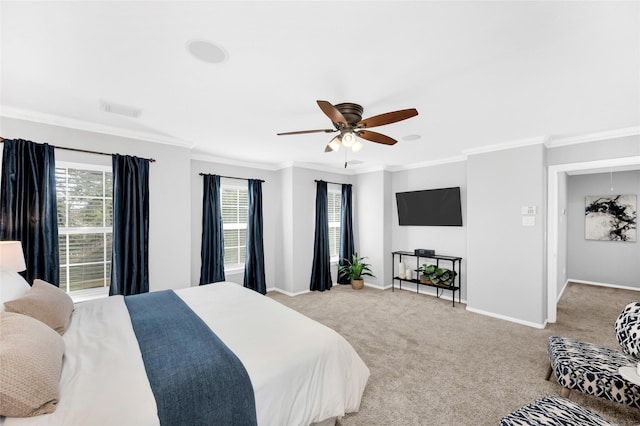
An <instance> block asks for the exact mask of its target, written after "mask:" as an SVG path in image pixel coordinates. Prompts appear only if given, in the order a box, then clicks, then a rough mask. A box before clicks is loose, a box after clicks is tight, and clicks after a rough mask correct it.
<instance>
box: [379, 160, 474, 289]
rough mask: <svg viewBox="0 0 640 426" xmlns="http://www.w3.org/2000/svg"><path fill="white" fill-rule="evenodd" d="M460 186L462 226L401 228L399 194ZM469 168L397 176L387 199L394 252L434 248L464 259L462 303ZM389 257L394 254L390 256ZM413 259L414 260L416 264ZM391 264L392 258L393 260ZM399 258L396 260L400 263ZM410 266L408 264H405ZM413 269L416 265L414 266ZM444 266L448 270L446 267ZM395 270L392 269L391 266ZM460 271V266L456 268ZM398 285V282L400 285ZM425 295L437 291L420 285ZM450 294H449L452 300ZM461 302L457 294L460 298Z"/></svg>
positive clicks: (464, 264)
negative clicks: (397, 196) (398, 207)
mask: <svg viewBox="0 0 640 426" xmlns="http://www.w3.org/2000/svg"><path fill="white" fill-rule="evenodd" d="M456 186H459V187H460V201H461V203H462V226H461V227H459V226H400V225H399V224H398V209H397V204H396V199H395V194H396V192H406V191H419V190H423V189H437V188H450V187H456ZM467 192H468V190H467V167H466V162H465V161H458V162H454V163H448V164H440V165H435V166H431V167H422V168H417V169H410V170H405V171H400V172H395V173H393V181H392V190H391V194H390V195H389V197H388V198H387V204H388V205H389V206H390V211H391V229H392V244H391V245H392V250H391V251H411V252H413V250H414V249H417V248H423V249H433V250H435V251H436V254H440V255H445V256H456V257H462V264H461V267H462V269H461V283H462V291H461V297H462V300H465V299H466V297H467V282H468V279H467V273H466V271H467V261H468V259H467V232H468V223H467V222H468V219H467V218H468V215H467V196H468V195H467ZM389 256H391V254H390V253H389ZM412 261H413V260H411V262H412ZM388 262H389V265H391V264H390V262H391V258H389V261H388ZM397 262H398V259H396V263H397ZM405 263H407V262H405ZM410 266H411V267H412V269H415V265H413V264H412V263H411V265H410ZM443 266H444V267H448V268H450V267H449V266H446V265H444V264H443ZM389 267H391V266H389ZM456 268H457V267H456ZM397 284H398V283H396V285H397ZM402 287H403V288H405V287H406V288H409V289H414V290H415V285H412V284H411V283H403V284H402ZM420 292H421V293H429V294H435V290H434V289H431V288H428V287H425V286H420ZM449 295H450V292H445V294H444V297H448V296H449ZM456 300H457V295H456Z"/></svg>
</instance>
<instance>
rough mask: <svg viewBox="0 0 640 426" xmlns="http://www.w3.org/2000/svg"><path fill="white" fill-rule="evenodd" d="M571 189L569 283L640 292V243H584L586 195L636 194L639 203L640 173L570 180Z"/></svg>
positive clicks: (568, 210)
mask: <svg viewBox="0 0 640 426" xmlns="http://www.w3.org/2000/svg"><path fill="white" fill-rule="evenodd" d="M611 179H612V180H613V187H614V191H613V193H612V192H611V190H610V188H611V183H610V182H611ZM568 188H569V189H568V192H569V199H568V209H567V216H568V247H569V257H568V259H567V265H568V266H567V269H568V276H569V279H571V280H577V281H586V282H592V283H602V284H609V285H615V286H622V287H631V288H637V289H640V262H638V260H639V259H640V243H639V242H638V241H634V242H630V241H629V242H624V241H594V240H587V239H585V213H584V208H585V196H587V195H609V194H635V195H636V197H637V198H639V199H640V171H638V170H635V171H626V172H617V173H612V174H609V173H598V174H589V175H574V176H569V179H568ZM636 209H637V206H636Z"/></svg>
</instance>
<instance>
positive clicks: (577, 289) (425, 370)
mask: <svg viewBox="0 0 640 426" xmlns="http://www.w3.org/2000/svg"><path fill="white" fill-rule="evenodd" d="M269 296H270V297H272V298H273V299H275V300H278V301H279V302H281V303H283V304H285V305H287V306H289V307H291V308H293V309H295V310H297V311H299V312H302V313H303V314H305V315H307V316H309V317H311V318H313V319H315V320H317V321H319V322H321V323H323V324H325V325H327V326H329V327H331V328H333V329H334V330H336V331H338V332H339V333H340V334H342V335H343V336H344V337H345V338H346V339H347V340H348V341H349V342H350V343H351V344H352V345H353V347H354V348H355V349H356V351H357V352H358V353H359V354H360V356H361V357H362V359H363V360H364V362H365V363H366V364H367V366H368V367H369V369H370V370H371V377H370V378H369V382H368V384H367V387H366V389H365V392H364V396H363V398H362V405H361V407H360V411H359V412H358V413H354V414H349V415H347V416H345V417H344V418H343V419H342V421H341V422H340V424H341V425H345V426H346V425H496V424H498V422H499V421H500V418H501V417H502V416H503V415H505V414H507V413H509V412H511V411H513V410H516V409H518V408H519V407H521V406H523V405H525V404H527V403H529V402H531V401H533V400H535V399H537V398H540V397H542V396H545V395H553V394H559V393H560V387H559V385H558V384H557V383H556V382H555V379H554V378H553V376H552V378H551V380H550V381H545V380H544V376H545V373H546V371H547V367H548V365H549V359H548V356H547V349H546V342H547V337H548V336H551V335H556V334H557V335H565V336H571V337H575V338H580V339H584V340H587V341H590V342H593V343H599V344H603V345H606V346H609V347H612V348H619V346H618V344H617V341H616V339H615V335H614V332H613V324H614V322H615V319H616V317H617V316H618V314H619V313H620V311H621V310H622V308H623V307H624V306H625V305H626V304H627V303H629V302H631V301H636V300H640V293H638V292H635V291H627V290H617V289H610V288H603V287H594V286H588V285H580V284H570V285H569V286H568V288H567V290H566V291H565V293H564V295H563V296H562V299H561V301H560V303H559V305H558V322H557V323H555V324H550V325H548V326H547V328H546V329H544V330H539V329H534V328H531V327H527V326H523V325H519V324H515V323H511V322H507V321H502V320H498V319H495V318H490V317H487V316H483V315H478V314H474V313H471V312H468V311H466V309H465V305H464V304H460V305H459V304H458V303H456V307H455V308H452V307H451V301H449V300H445V299H436V298H435V297H432V296H426V295H418V294H416V293H415V292H409V291H398V290H397V289H396V291H395V292H393V293H392V292H391V290H385V291H381V290H376V289H372V288H367V287H365V288H364V289H363V290H353V289H351V287H350V286H334V287H333V288H332V290H331V291H327V292H324V293H319V292H312V293H308V294H304V295H301V296H296V297H289V296H285V295H282V294H279V293H276V292H272V293H269ZM570 398H571V399H572V400H574V401H576V402H578V403H579V404H581V405H583V406H585V407H588V408H590V409H592V410H593V411H596V412H598V413H599V414H601V415H602V416H604V417H606V418H607V419H609V420H611V421H614V422H617V423H618V424H620V425H621V426H624V425H637V424H640V410H637V409H634V408H630V407H626V406H624V405H621V404H616V403H612V402H608V401H605V400H602V399H599V398H595V397H591V396H587V395H582V394H580V393H578V392H571V396H570Z"/></svg>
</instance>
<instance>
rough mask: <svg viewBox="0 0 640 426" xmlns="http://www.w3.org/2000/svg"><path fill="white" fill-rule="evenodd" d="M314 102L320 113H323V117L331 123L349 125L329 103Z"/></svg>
mask: <svg viewBox="0 0 640 426" xmlns="http://www.w3.org/2000/svg"><path fill="white" fill-rule="evenodd" d="M316 102H317V103H318V106H319V107H320V109H321V110H322V112H324V113H325V115H326V116H327V117H329V118H330V119H331V122H332V123H340V124H344V125H345V126H347V125H348V124H349V123H347V119H346V118H344V115H342V113H341V112H340V111H338V109H337V108H336V107H334V106H333V105H331V103H330V102H327V101H316Z"/></svg>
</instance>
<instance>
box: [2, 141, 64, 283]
mask: <svg viewBox="0 0 640 426" xmlns="http://www.w3.org/2000/svg"><path fill="white" fill-rule="evenodd" d="M0 240H3V241H6V240H12V241H21V242H22V250H23V251H24V258H25V263H26V265H27V270H26V271H25V272H24V273H22V275H23V276H24V277H25V279H26V280H27V281H28V282H29V283H33V280H34V279H36V278H39V279H41V280H45V281H46V282H48V283H51V284H53V285H55V286H58V285H59V283H60V257H59V251H58V208H57V205H56V166H55V156H54V147H53V146H50V145H47V144H38V143H35V142H31V141H26V140H23V139H5V140H4V148H3V151H2V185H1V187H0Z"/></svg>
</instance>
